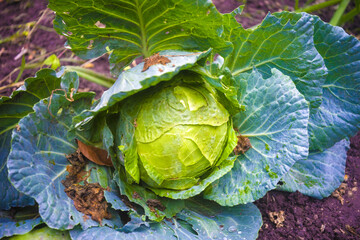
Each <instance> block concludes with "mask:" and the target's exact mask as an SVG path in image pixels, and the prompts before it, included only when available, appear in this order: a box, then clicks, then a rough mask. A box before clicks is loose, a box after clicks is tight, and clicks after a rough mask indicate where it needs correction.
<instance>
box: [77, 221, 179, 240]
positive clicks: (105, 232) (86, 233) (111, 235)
mask: <svg viewBox="0 0 360 240" xmlns="http://www.w3.org/2000/svg"><path fill="white" fill-rule="evenodd" d="M70 236H71V238H72V239H73V240H107V239H126V240H154V239H169V240H171V239H173V240H175V239H176V238H175V236H174V235H173V231H172V230H171V228H169V227H168V226H167V225H166V224H165V223H163V222H162V223H152V224H151V225H150V227H145V226H143V227H141V228H138V229H137V230H135V231H134V232H129V233H126V232H120V231H116V230H115V229H112V228H109V227H94V228H90V229H87V230H81V229H79V228H77V229H74V230H71V231H70Z"/></svg>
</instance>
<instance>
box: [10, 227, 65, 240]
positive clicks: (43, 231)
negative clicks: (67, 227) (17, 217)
mask: <svg viewBox="0 0 360 240" xmlns="http://www.w3.org/2000/svg"><path fill="white" fill-rule="evenodd" d="M10 239H11V240H33V239H41V240H70V239H71V238H70V234H69V232H68V231H59V230H55V229H52V228H49V227H42V228H39V229H35V230H32V231H31V232H29V233H26V234H24V235H19V236H13V237H11V238H10Z"/></svg>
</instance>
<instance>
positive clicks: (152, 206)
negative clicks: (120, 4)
mask: <svg viewBox="0 0 360 240" xmlns="http://www.w3.org/2000/svg"><path fill="white" fill-rule="evenodd" d="M146 205H148V207H149V208H150V210H151V211H152V212H155V211H156V210H155V208H156V209H158V210H160V211H162V212H163V211H165V209H166V207H165V206H164V205H163V204H162V203H161V202H160V201H159V200H157V199H148V200H146Z"/></svg>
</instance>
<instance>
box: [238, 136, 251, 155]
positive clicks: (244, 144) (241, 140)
mask: <svg viewBox="0 0 360 240" xmlns="http://www.w3.org/2000/svg"><path fill="white" fill-rule="evenodd" d="M237 138H238V141H237V145H236V147H235V149H234V153H235V154H236V155H239V154H244V153H245V152H246V151H248V150H249V149H250V148H251V147H252V146H251V143H250V139H249V138H247V137H244V136H242V135H239V136H237Z"/></svg>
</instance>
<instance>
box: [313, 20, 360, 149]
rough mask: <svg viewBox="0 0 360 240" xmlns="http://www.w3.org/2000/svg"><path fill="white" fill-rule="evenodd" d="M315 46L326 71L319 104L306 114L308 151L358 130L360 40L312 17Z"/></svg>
mask: <svg viewBox="0 0 360 240" xmlns="http://www.w3.org/2000/svg"><path fill="white" fill-rule="evenodd" d="M314 18H315V20H316V24H315V36H314V41H315V46H316V48H317V50H318V51H319V53H320V54H321V56H323V58H324V59H325V65H326V67H327V68H328V70H329V74H328V75H327V78H326V82H325V83H324V85H323V103H322V104H321V106H320V107H319V109H318V110H317V111H316V112H314V113H312V114H311V115H310V121H309V137H310V150H324V149H327V148H329V147H331V146H333V145H334V144H335V143H336V142H339V141H340V140H342V139H344V138H345V137H350V136H353V135H355V134H356V132H357V131H359V129H360V98H359V96H360V42H359V40H357V39H356V38H355V37H353V36H350V35H348V34H347V33H346V32H345V31H344V30H343V29H342V28H339V27H334V26H331V25H329V24H327V23H324V22H322V21H321V20H320V18H318V17H314Z"/></svg>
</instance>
